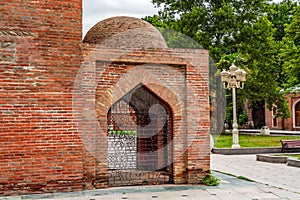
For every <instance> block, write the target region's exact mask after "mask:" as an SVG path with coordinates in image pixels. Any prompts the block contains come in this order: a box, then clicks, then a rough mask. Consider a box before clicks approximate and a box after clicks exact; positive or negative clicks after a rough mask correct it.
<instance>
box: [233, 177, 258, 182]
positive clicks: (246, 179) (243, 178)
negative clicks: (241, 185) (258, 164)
mask: <svg viewBox="0 0 300 200" xmlns="http://www.w3.org/2000/svg"><path fill="white" fill-rule="evenodd" d="M236 178H238V179H241V180H245V181H249V182H254V181H253V180H251V179H249V178H247V177H245V176H237V177H236Z"/></svg>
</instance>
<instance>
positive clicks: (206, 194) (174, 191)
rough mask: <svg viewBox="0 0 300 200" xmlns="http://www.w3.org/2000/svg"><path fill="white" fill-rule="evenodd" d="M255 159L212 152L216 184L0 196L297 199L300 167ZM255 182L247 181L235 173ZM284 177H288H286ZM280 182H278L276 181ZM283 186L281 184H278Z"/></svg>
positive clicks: (122, 199)
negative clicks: (212, 185)
mask: <svg viewBox="0 0 300 200" xmlns="http://www.w3.org/2000/svg"><path fill="white" fill-rule="evenodd" d="M281 165H282V164H273V163H264V162H259V161H256V158H255V155H239V156H232V155H231V156H226V155H216V154H213V155H212V169H214V170H217V171H221V172H225V173H226V174H224V173H219V172H214V175H215V176H216V177H218V178H219V179H220V180H221V183H220V185H219V186H215V187H208V186H203V185H160V186H139V187H119V188H116V187H115V188H108V189H101V190H91V191H82V192H74V193H53V194H40V195H23V196H17V197H0V200H24V199H32V200H34V199H35V200H45V199H47V200H156V199H157V200H187V199H188V200H202V199H203V200H268V199H269V200H283V199H287V200H299V199H300V184H299V181H300V177H299V176H300V171H299V169H300V168H292V167H289V166H281ZM228 174H233V175H235V176H243V177H247V178H250V179H252V180H255V181H258V182H250V181H246V180H243V179H239V178H237V177H235V176H231V175H228ZM285 177H287V178H285ZM279 183H280V184H279ZM280 186H282V187H280Z"/></svg>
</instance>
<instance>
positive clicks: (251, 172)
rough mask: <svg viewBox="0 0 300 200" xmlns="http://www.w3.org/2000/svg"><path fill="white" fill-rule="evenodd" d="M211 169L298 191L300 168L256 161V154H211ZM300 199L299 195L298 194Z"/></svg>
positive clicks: (299, 189) (299, 187)
mask: <svg viewBox="0 0 300 200" xmlns="http://www.w3.org/2000/svg"><path fill="white" fill-rule="evenodd" d="M211 159H212V161H211V164H212V166H211V167H212V169H214V170H218V171H221V172H226V173H229V174H233V175H236V176H244V177H247V178H249V179H251V180H254V181H256V182H259V183H263V184H267V185H270V186H274V187H277V188H282V189H285V190H289V191H293V192H299V193H300V168H298V167H291V166H288V165H285V164H275V163H267V162H260V161H256V155H220V154H212V156H211ZM299 199H300V196H299Z"/></svg>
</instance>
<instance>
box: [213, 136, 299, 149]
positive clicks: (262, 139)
mask: <svg viewBox="0 0 300 200" xmlns="http://www.w3.org/2000/svg"><path fill="white" fill-rule="evenodd" d="M213 137H214V141H215V147H216V148H230V147H231V145H232V135H231V134H222V135H213ZM292 139H300V136H266V135H256V136H255V135H239V144H240V145H241V147H281V143H280V140H292Z"/></svg>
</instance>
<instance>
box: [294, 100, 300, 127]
mask: <svg viewBox="0 0 300 200" xmlns="http://www.w3.org/2000/svg"><path fill="white" fill-rule="evenodd" d="M293 127H294V128H300V99H299V100H298V101H296V102H295V103H294V105H293Z"/></svg>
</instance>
